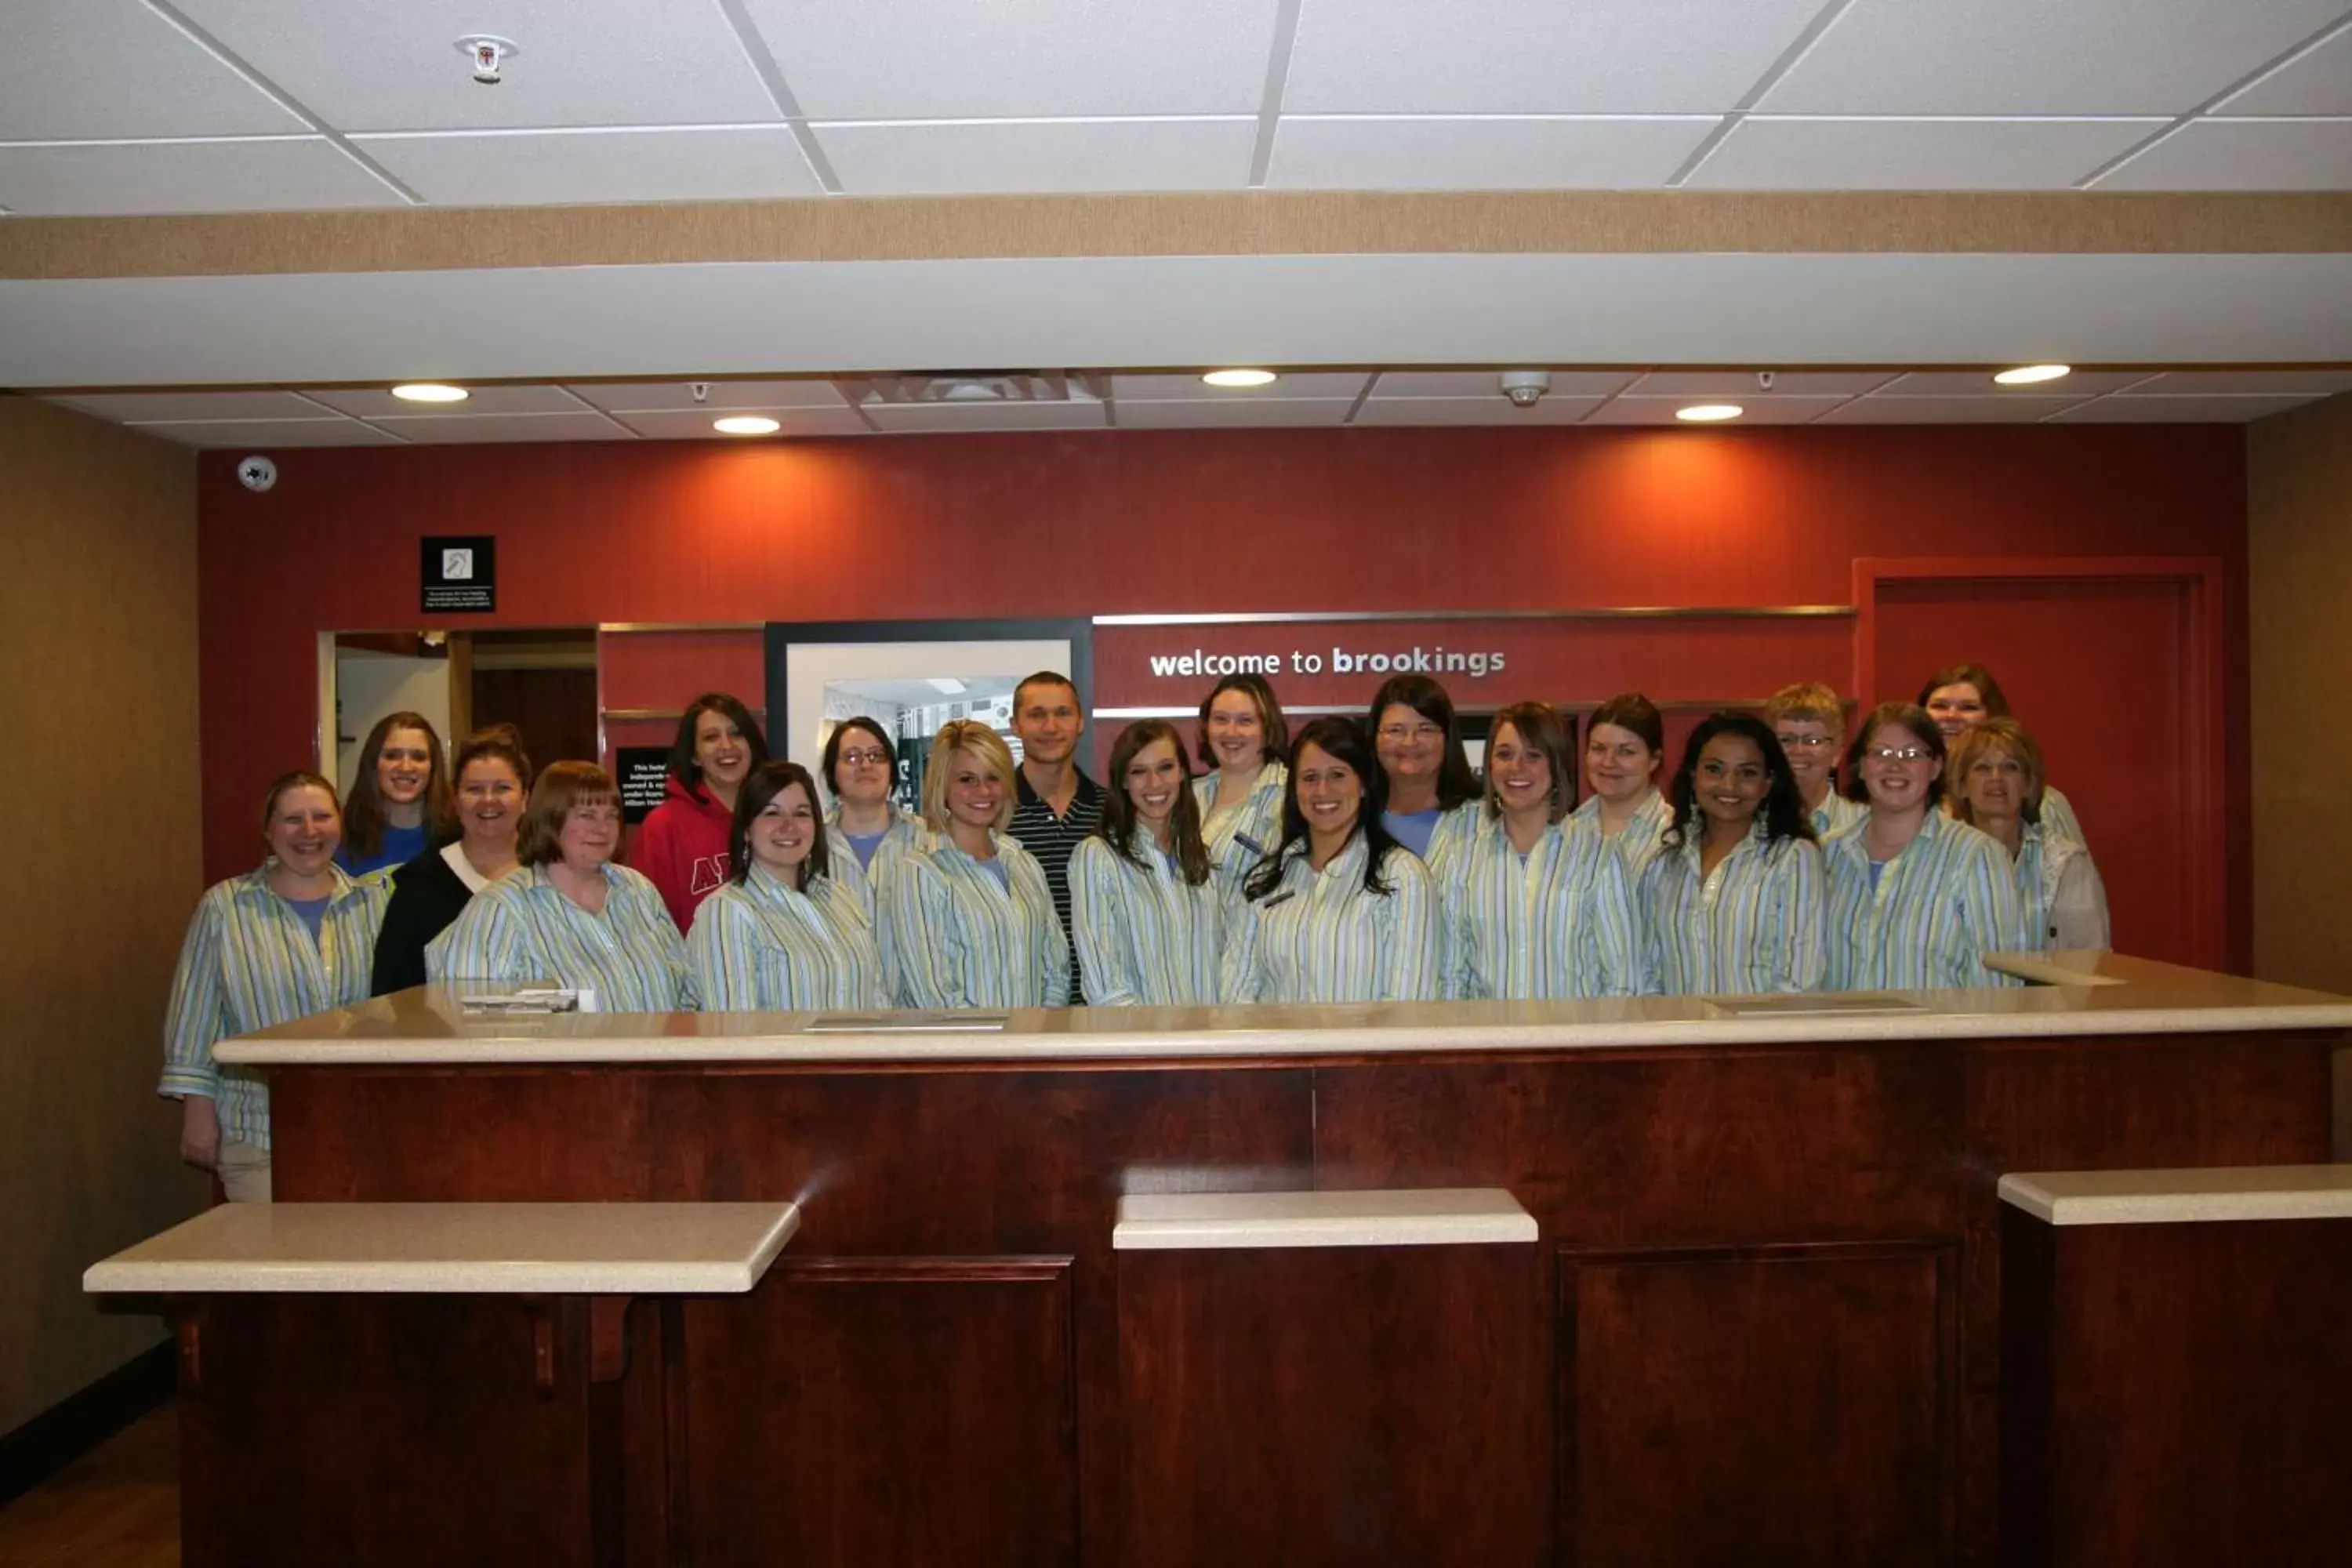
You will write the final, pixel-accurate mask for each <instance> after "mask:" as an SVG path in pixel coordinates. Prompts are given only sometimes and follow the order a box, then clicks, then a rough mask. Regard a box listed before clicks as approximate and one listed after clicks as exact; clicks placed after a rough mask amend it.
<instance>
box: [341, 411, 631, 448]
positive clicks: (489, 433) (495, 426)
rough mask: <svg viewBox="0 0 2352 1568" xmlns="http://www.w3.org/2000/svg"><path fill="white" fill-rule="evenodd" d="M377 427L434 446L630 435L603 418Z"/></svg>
mask: <svg viewBox="0 0 2352 1568" xmlns="http://www.w3.org/2000/svg"><path fill="white" fill-rule="evenodd" d="M374 423H376V424H378V425H381V426H383V428H385V429H386V430H390V431H392V432H394V434H396V435H399V436H401V437H404V438H405V439H407V440H411V441H417V442H424V443H427V444H431V445H436V446H438V445H445V444H448V443H453V442H476V441H626V440H630V439H633V437H632V436H631V435H630V433H629V432H628V431H627V430H625V429H624V428H623V427H622V426H619V425H616V424H614V422H613V421H612V420H610V419H608V418H606V417H605V416H604V415H602V414H592V413H589V412H587V411H585V410H583V411H580V412H577V413H572V414H471V415H468V414H403V415H399V416H385V417H383V418H381V419H378V420H376V421H375V422H374Z"/></svg>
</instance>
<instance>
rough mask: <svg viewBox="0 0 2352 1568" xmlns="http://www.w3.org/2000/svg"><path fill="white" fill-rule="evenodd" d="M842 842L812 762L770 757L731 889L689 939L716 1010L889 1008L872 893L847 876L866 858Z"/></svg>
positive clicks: (757, 776)
mask: <svg viewBox="0 0 2352 1568" xmlns="http://www.w3.org/2000/svg"><path fill="white" fill-rule="evenodd" d="M831 839H832V836H831V835H829V834H827V833H826V832H825V828H824V818H823V817H821V816H818V815H817V805H816V781H815V780H814V779H813V778H811V777H809V773H808V770H807V769H806V768H803V767H802V766H801V765H800V764H799V763H787V762H766V763H761V764H760V765H759V766H758V767H756V768H753V769H752V770H751V773H750V774H749V776H747V777H746V778H745V779H744V780H743V787H742V788H741V789H740V791H738V792H737V793H736V796H735V826H734V833H733V837H732V838H731V839H730V846H729V851H728V854H729V862H728V863H729V865H730V867H731V868H732V869H731V870H730V872H729V873H728V878H727V885H726V886H725V887H722V888H720V889H719V890H718V891H717V892H715V893H713V894H711V895H710V896H709V898H707V899H705V900H702V907H701V909H700V910H697V911H696V914H695V921H694V929H693V930H692V931H688V933H687V938H686V957H687V963H688V966H689V967H690V968H692V970H693V971H694V981H695V989H696V990H697V991H698V993H699V994H700V995H701V998H702V1005H703V1008H704V1010H705V1011H706V1012H708V1011H715V1010H721V1009H723V1010H728V1011H746V1010H757V1011H763V1012H784V1011H790V1010H792V1009H794V1008H810V1007H887V1006H888V1005H889V995H888V983H887V980H886V979H885V978H884V975H883V972H882V953H881V950H880V948H879V947H878V946H877V944H876V941H875V935H874V916H873V912H872V910H871V908H870V906H869V902H868V900H867V897H866V891H865V889H864V888H863V886H862V885H861V884H855V883H852V882H850V881H849V880H847V879H845V878H844V877H843V876H842V875H841V872H842V871H843V870H844V869H846V868H854V867H855V866H856V858H855V857H839V856H837V855H836V847H835V845H834V844H833V842H832V841H831Z"/></svg>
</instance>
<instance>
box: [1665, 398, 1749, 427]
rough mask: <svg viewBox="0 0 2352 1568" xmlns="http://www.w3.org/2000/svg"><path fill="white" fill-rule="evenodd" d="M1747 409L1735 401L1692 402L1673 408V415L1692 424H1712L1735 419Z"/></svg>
mask: <svg viewBox="0 0 2352 1568" xmlns="http://www.w3.org/2000/svg"><path fill="white" fill-rule="evenodd" d="M1747 412H1748V410H1746V409H1745V408H1742V407H1740V406H1739V405H1738V404H1737V403H1694V404H1692V405H1690V406H1689V407H1688V408H1677V409H1675V418H1677V419H1686V420H1688V421H1690V422H1691V423H1692V424H1694V425H1712V424H1715V423H1717V421H1719V420H1724V419H1737V418H1738V417H1739V416H1741V415H1743V414H1745V413H1747Z"/></svg>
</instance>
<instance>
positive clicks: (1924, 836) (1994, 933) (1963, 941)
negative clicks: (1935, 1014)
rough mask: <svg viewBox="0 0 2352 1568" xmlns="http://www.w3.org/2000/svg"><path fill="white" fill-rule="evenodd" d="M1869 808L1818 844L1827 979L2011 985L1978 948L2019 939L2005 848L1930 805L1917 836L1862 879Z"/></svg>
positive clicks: (1866, 986) (1847, 985)
mask: <svg viewBox="0 0 2352 1568" xmlns="http://www.w3.org/2000/svg"><path fill="white" fill-rule="evenodd" d="M1869 827H1870V814H1869V813H1867V812H1864V814H1863V818H1862V820H1861V821H1860V822H1857V823H1855V824H1854V825H1853V826H1852V827H1849V828H1847V829H1846V830H1845V831H1844V832H1843V833H1841V834H1839V835H1838V836H1837V837H1835V838H1832V839H1831V840H1830V841H1829V843H1828V845H1827V846H1826V847H1824V848H1823V849H1822V858H1823V859H1824V860H1825V861H1826V862H1827V863H1828V870H1829V881H1830V886H1829V928H1828V931H1827V937H1826V940H1827V943H1828V947H1829V988H1830V989H1831V990H1832V991H1867V990H1873V989H1875V988H1877V987H1880V986H1903V987H1923V986H1924V987H1935V986H1948V985H2013V984H2017V982H2015V981H2013V980H2011V979H2010V978H2009V977H2008V976H2007V975H2004V974H1998V973H1994V972H1993V971H1991V970H1990V969H1987V968H1986V967H1985V963H1984V955H1985V954H1986V953H1988V952H2016V951H2018V950H2020V949H2021V948H2022V949H2028V950H2031V949H2034V948H2038V947H2040V946H2041V943H2039V942H2028V941H2026V940H2025V932H2024V921H2023V920H2022V918H2021V916H2020V914H2019V912H2018V908H2017V884H2016V882H2015V881H2014V880H2013V873H2012V872H2011V868H2010V864H2009V852H2008V851H2007V850H2005V849H2003V848H2002V847H2000V845H1998V844H1996V843H1994V842H1993V841H1992V840H1991V839H1990V838H1989V837H1986V836H1985V835H1983V834H1981V833H1979V832H1978V831H1977V830H1976V829H1975V828H1973V827H1970V826H1969V825H1968V824H1967V823H1965V822H1956V821H1954V820H1953V819H1952V818H1950V817H1948V816H1945V815H1944V814H1943V813H1942V812H1939V811H1930V812H1929V813H1927V820H1926V821H1925V822H1924V823H1922V824H1921V825H1920V827H1919V834H1918V837H1916V838H1914V839H1912V840H1911V842H1910V843H1908V844H1906V845H1905V846H1904V847H1903V851H1902V853H1901V854H1899V855H1897V856H1895V858H1894V859H1892V860H1889V861H1887V862H1886V864H1885V868H1883V869H1882V870H1881V871H1880V872H1879V874H1878V886H1877V888H1876V889H1873V888H1872V887H1871V885H1870V851H1869V848H1868V846H1867V844H1866V843H1865V838H1866V836H1867V834H1868V830H1869Z"/></svg>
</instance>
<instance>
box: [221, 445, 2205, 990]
mask: <svg viewBox="0 0 2352 1568" xmlns="http://www.w3.org/2000/svg"><path fill="white" fill-rule="evenodd" d="M239 455H240V454H237V453H234V452H222V453H217V454H214V455H211V456H208V457H207V458H205V461H204V464H203V469H202V473H203V479H202V501H201V507H202V552H203V553H202V595H203V597H202V609H201V615H202V623H201V626H202V649H203V669H202V672H201V673H202V689H203V700H204V726H205V757H204V761H205V770H204V792H205V824H206V827H205V866H206V870H207V874H208V875H209V876H212V877H220V876H225V875H227V874H229V873H230V872H232V871H234V870H236V869H238V868H243V867H245V866H247V865H249V864H251V862H252V860H253V858H254V856H255V853H256V850H257V846H256V845H255V844H254V843H253V842H252V841H251V829H250V826H249V823H250V820H251V817H252V813H253V804H254V802H255V800H256V799H257V797H258V796H259V795H260V792H261V790H262V788H263V786H264V785H265V784H267V783H268V779H269V778H270V777H271V776H272V775H273V774H274V773H278V772H279V771H281V770H282V769H285V768H287V767H290V766H295V765H299V764H302V763H307V762H308V761H309V759H310V754H311V749H312V735H313V733H314V723H315V720H314V715H313V713H312V707H313V689H314V687H313V682H314V680H315V659H316V654H315V634H316V633H318V632H319V631H321V630H355V629H362V628H389V627H416V626H452V627H459V626H476V627H479V626H577V625H582V624H593V623H595V622H599V621H664V622H677V621H764V620H772V619H784V620H816V619H825V620H835V619H856V618H862V617H869V616H870V617H875V618H889V619H908V618H925V617H932V616H959V617H961V616H998V615H1003V616H1013V615H1028V616H1085V615H1097V614H1107V613H1116V612H1148V611H1160V612H1186V611H1215V610H1389V609H1447V610H1457V609H1458V610H1476V609H1521V608H1526V609H1552V608H1559V607H1564V606H1574V605H1751V604H1752V605H1784V604H1846V603H1850V602H1852V599H1853V563H1854V561H1855V560H1856V559H1857V558H1861V557H1877V558H1897V559H1899V558H1903V557H1911V556H1917V557H1954V556H1969V557H1988V556H2042V555H2053V556H2068V557H2078V558H2079V557H2085V556H2099V555H2130V556H2180V557H2191V556H2212V557H2218V558H2220V560H2221V562H2222V563H2223V574H2224V582H2225V585H2226V591H2227V598H2228V616H2227V621H2228V624H2227V635H2226V638H2225V650H2224V651H2225V669H2226V678H2225V681H2224V690H2223V692H2222V709H2223V711H2222V714H2221V720H2222V722H2223V725H2224V730H2223V734H2224V738H2225V741H2226V742H2227V745H2228V752H2229V754H2230V755H2231V757H2233V758H2239V759H2242V757H2243V754H2244V750H2245V723H2244V718H2243V715H2244V710H2245V700H2244V699H2245V668H2246V661H2245V641H2246V639H2245V628H2244V624H2243V620H2244V604H2245V443H2244V435H2243V432H2242V431H2241V430H2239V429H2237V428H2235V427H2228V426H2190V427H2161V428H2159V427H2148V426H2137V427H2135V426H2085V427H2076V428H2062V427H2057V426H2015V427H2009V426H1991V427H1985V426H1977V427H1878V428H1851V429H1846V428H1841V429H1825V428H1801V429H1754V430H1732V431H1691V430H1669V431H1644V430H1579V429H1545V430H1513V429H1507V428H1504V429H1475V430H1464V429H1432V430H1343V431H1267V432H1256V431H1251V432H1240V431H1233V432H1224V431H1219V432H1209V431H1167V432H1140V431H1138V432H1125V431H1122V432H1111V433H1104V434H1084V435H1075V434H1074V435H1030V436H988V437H971V436H966V437H887V438H871V439H867V440H863V441H839V442H824V441H803V442H775V443H764V444H758V445H746V446H740V447H737V446H720V445H715V444H709V443H675V444H672V443H660V444H655V443H645V444H635V443H597V444H583V445H566V446H544V447H425V448H393V449H381V448H364V449H339V450H329V451H296V452H287V453H281V454H279V455H278V457H279V466H280V468H281V471H282V475H283V477H282V478H281V479H280V480H279V482H278V486H277V488H276V489H273V490H271V491H270V492H268V494H266V495H255V494H252V493H250V492H248V491H247V490H245V489H243V488H242V487H240V486H239V485H238V484H237V482H236V478H235V475H234V472H233V465H234V462H235V459H236V457H237V456H239ZM483 532H487V533H494V534H496V535H497V536H498V541H499V606H500V608H499V614H498V615H497V616H488V617H464V616H444V617H430V616H420V615H419V614H418V613H417V607H416V606H417V582H416V573H417V543H416V541H417V539H418V538H419V537H420V536H421V535H424V534H426V533H483ZM1838 624H1839V625H1844V626H1851V623H1838ZM2003 624H2006V623H2003ZM1465 629H1466V628H1465ZM1174 630H1176V628H1171V631H1174ZM1989 631H1990V628H1989ZM1580 635H1581V634H1580ZM1627 635H1629V636H1640V637H1655V636H1656V635H1658V631H1657V628H1655V627H1650V628H1646V629H1643V630H1642V631H1640V632H1638V633H1630V632H1629V633H1628V634H1627ZM1176 640H1187V641H1188V642H1189V640H1191V638H1190V633H1189V631H1186V632H1185V633H1184V635H1183V637H1182V638H1181V639H1180V638H1179V637H1171V638H1170V639H1169V641H1170V642H1171V644H1172V643H1173V642H1174V641H1176ZM2076 642H2077V643H2079V644H2080V646H2075V645H2074V644H2070V643H2069V642H2068V641H2067V639H2066V637H2065V635H2064V632H2063V628H2061V629H2058V630H2054V631H2053V634H2052V635H2051V636H2050V637H2048V638H2046V639H2042V640H2040V641H2037V642H2036V643H2035V644H2034V646H2033V649H2032V652H2033V656H2034V657H2038V658H2064V659H2070V660H2076V661H2086V662H2088V663H2089V664H2090V665H2091V666H2093V667H2095V668H2105V669H2109V670H2112V672H2113V682H2112V687H2111V689H2113V690H2114V692H2115V694H2116V701H2118V702H2120V703H2123V704H2126V705H2128V704H2129V702H2130V701H2131V700H2132V699H2131V696H2130V689H2131V672H2132V668H2133V667H2132V650H2131V649H2129V648H2123V647H2112V646H2107V645H2105V644H2102V643H2099V642H2096V641H2095V640H2090V639H2083V638H2078V639H2076ZM1949 657H1951V658H1963V657H1976V658H1983V659H1985V661H1986V662H1987V663H1989V664H1990V665H1991V666H1992V667H1993V668H1994V669H1995V670H1996V671H1997V672H2000V673H2002V674H2003V676H2004V679H2009V680H2010V683H2011V687H2012V689H2015V688H2017V687H2019V686H2021V685H2029V684H2030V683H2027V682H2021V681H2020V680H2018V679H2015V678H2013V677H2011V676H2009V675H2008V673H2007V670H2006V669H2005V668H2004V662H2003V659H2004V650H2003V649H2002V648H2001V647H1999V646H1993V647H1956V648H1954V649H1952V650H1950V654H1949ZM2008 662H2009V663H2010V664H2012V665H2013V664H2014V663H2016V662H2017V660H2016V659H2015V658H2011V659H2009V660H2008ZM1808 673H1811V671H1809V670H1798V671H1790V672H1783V671H1780V670H1777V669H1775V670H1766V669H1759V668H1748V667H1743V668H1730V669H1726V670H1725V671H1723V672H1722V678H1721V679H1720V680H1719V681H1717V682H1714V683H1712V684H1717V685H1720V686H1721V687H1722V688H1723V690H1722V691H1720V692H1719V693H1718V692H1714V691H1709V692H1706V693H1689V694H1684V695H1708V696H1714V695H1722V696H1741V695H1748V694H1751V693H1760V692H1762V691H1766V690H1769V689H1771V688H1772V687H1773V686H1775V685H1777V684H1779V683H1780V681H1781V680H1783V679H1794V678H1797V677H1799V676H1801V675H1804V674H1808ZM1922 673H1924V672H1922ZM1879 674H1880V679H1881V681H1882V683H1884V684H1887V685H1889V686H1890V687H1892V686H1900V685H1902V684H1904V681H1903V680H1897V679H1895V672H1892V671H1881V672H1879ZM1905 679H1906V680H1907V679H1910V678H1909V677H1907V676H1906V677H1905ZM2072 684H2074V685H2079V684H2080V683H2079V682H2074V683H2072ZM1369 687H1370V683H1369V682H1368V683H1367V691H1368V692H1369ZM744 695H745V696H746V697H747V698H751V699H752V700H757V699H756V693H754V692H751V691H747V692H745V693H744ZM1577 695H1582V694H1577ZM672 700H673V701H674V700H676V699H675V698H674V699H672ZM605 701H606V703H607V705H608V706H630V705H644V706H653V705H655V704H653V703H652V702H650V701H646V702H643V703H642V704H639V703H636V702H632V703H627V704H624V703H621V702H619V701H618V700H616V698H615V697H614V694H611V693H608V694H607V695H606V698H605ZM2025 717H2026V719H2027V720H2028V721H2029V722H2030V723H2032V725H2033V726H2034V727H2035V728H2036V729H2037V730H2045V731H2046V730H2050V729H2052V728H2053V727H2054V726H2057V725H2062V724H2063V715H2051V714H2035V713H2028V714H2026V715H2025ZM2243 774H2244V768H2243V764H2242V761H2240V762H2238V763H2233V764H2232V767H2231V778H2230V783H2229V787H2228V790H2227V795H2228V797H2229V803H2230V809H2229V810H2228V812H2227V813H2226V814H2225V816H2226V820H2225V821H2222V822H2216V823H2213V824H2210V830H2212V831H2217V832H2221V833H2223V834H2224V835H2226V836H2227V837H2228V838H2229V840H2230V844H2231V848H2230V855H2229V863H2230V866H2231V893H2232V895H2233V896H2232V898H2231V910H2230V924H2231V931H2232V941H2231V953H2232V956H2233V961H2238V962H2242V954H2243V952H2244V948H2245V938H2244V934H2243V929H2242V928H2243V924H2244V905H2245V900H2244V898H2243V897H2242V880H2243V872H2242V868H2243V867H2244V865H2245V864H2246V860H2247V856H2248V851H2247V847H2246V845H2245V843H2244V842H2243V839H2244V833H2243V813H2242V810H2239V809H2238V807H2239V806H2240V805H2241V804H2242V801H2243V798H2244V795H2245V787H2246V781H2245V779H2244V776H2243ZM2066 782H2067V783H2068V788H2069V793H2070V794H2074V795H2077V797H2078V798H2079V797H2080V795H2081V792H2079V791H2077V790H2075V789H2074V784H2073V781H2072V780H2068V781H2066ZM2090 829H2091V833H2092V837H2093V838H2094V840H2095V841H2096V840H2097V839H2099V837H2100V828H2099V825H2098V824H2097V823H2095V822H2094V823H2092V824H2091V825H2090ZM2122 849H2123V846H2121V845H2116V846H2114V847H2112V848H2111V849H2110V851H2109V852H2111V853H2116V852H2121V851H2122Z"/></svg>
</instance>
